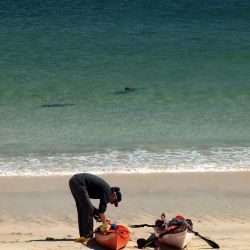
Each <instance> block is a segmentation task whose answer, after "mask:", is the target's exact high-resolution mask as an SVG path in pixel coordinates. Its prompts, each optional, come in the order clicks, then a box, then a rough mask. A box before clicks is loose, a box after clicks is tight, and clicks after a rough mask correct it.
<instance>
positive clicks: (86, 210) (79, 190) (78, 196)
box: [69, 176, 94, 237]
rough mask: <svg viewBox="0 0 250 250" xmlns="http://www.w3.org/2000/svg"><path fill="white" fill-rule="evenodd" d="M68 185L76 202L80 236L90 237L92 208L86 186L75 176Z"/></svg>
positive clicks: (91, 231)
mask: <svg viewBox="0 0 250 250" xmlns="http://www.w3.org/2000/svg"><path fill="white" fill-rule="evenodd" d="M69 187H70V190H71V192H72V195H73V197H74V199H75V202H76V207H77V214H78V227H79V234H80V236H81V237H82V236H84V237H90V236H92V233H93V210H94V206H93V205H92V203H91V202H90V199H89V195H88V192H87V190H86V187H85V186H83V185H81V183H80V182H79V181H78V179H77V178H76V177H74V176H73V177H72V178H71V179H70V181H69Z"/></svg>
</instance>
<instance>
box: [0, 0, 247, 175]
mask: <svg viewBox="0 0 250 250" xmlns="http://www.w3.org/2000/svg"><path fill="white" fill-rule="evenodd" d="M126 89H127V90H126ZM249 169H250V2H249V1H247V0H242V1H237V0H225V1H219V0H211V1H197V0H178V1H175V0H154V1H152V0H149V1H148V0H141V1H140V0H134V1H133V0H114V1H112V0H109V1H104V0H86V1H84V0H61V1H56V0H43V1H41V0H40V1H38V0H32V1H31V0H23V1H17V0H14V1H8V0H3V1H1V2H0V175H53V174H73V173H76V172H92V173H118V172H119V173H137V172H187V171H193V172H196V171H242V170H243V171H249Z"/></svg>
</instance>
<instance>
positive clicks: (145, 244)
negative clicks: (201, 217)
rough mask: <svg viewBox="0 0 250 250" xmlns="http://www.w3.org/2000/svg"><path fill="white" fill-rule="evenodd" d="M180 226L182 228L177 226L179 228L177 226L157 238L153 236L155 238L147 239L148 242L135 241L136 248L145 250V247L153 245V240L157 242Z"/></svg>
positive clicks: (142, 240) (143, 240)
mask: <svg viewBox="0 0 250 250" xmlns="http://www.w3.org/2000/svg"><path fill="white" fill-rule="evenodd" d="M180 226H182V225H179V226H177V227H175V228H172V229H170V230H168V231H166V232H164V233H162V234H160V235H159V236H158V237H157V236H155V237H153V238H151V239H148V240H145V239H138V240H137V245H138V248H140V249H142V248H145V247H147V246H149V245H151V244H152V243H154V241H155V240H158V239H159V238H162V237H163V236H164V235H166V234H170V233H172V232H174V231H175V230H176V229H178V228H179V227H180Z"/></svg>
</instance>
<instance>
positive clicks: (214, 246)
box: [188, 227, 220, 248]
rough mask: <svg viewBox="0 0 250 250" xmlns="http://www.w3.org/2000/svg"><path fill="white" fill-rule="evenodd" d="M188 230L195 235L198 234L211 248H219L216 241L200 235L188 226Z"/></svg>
mask: <svg viewBox="0 0 250 250" xmlns="http://www.w3.org/2000/svg"><path fill="white" fill-rule="evenodd" d="M188 230H189V231H190V232H192V233H193V234H194V235H195V236H199V237H200V238H201V239H203V240H205V241H206V242H207V243H208V245H210V246H211V247H212V248H220V246H219V245H218V244H217V243H216V242H214V241H212V240H209V239H207V238H205V237H204V236H201V235H200V234H199V233H198V232H195V231H193V230H192V229H191V228H190V227H189V228H188Z"/></svg>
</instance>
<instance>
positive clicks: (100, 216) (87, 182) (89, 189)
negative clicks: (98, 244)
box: [69, 173, 122, 241]
mask: <svg viewBox="0 0 250 250" xmlns="http://www.w3.org/2000/svg"><path fill="white" fill-rule="evenodd" d="M69 187H70V190H71V193H72V195H73V197H74V199H75V202H76V208H77V214H78V228H79V234H80V238H79V241H85V240H88V239H89V238H92V236H93V217H94V218H95V219H96V220H97V221H99V222H102V223H103V224H104V223H106V220H107V218H106V215H105V211H106V209H107V204H108V203H111V204H114V205H115V206H116V207H118V202H120V201H121V199H122V194H121V192H120V188H119V187H110V186H109V184H108V183H107V182H106V181H105V180H103V179H102V178H101V177H98V176H96V175H93V174H88V173H81V174H76V175H74V176H72V177H71V178H70V180H69ZM90 199H99V200H100V203H99V207H98V209H97V208H95V207H94V205H93V204H92V203H91V201H90Z"/></svg>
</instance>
